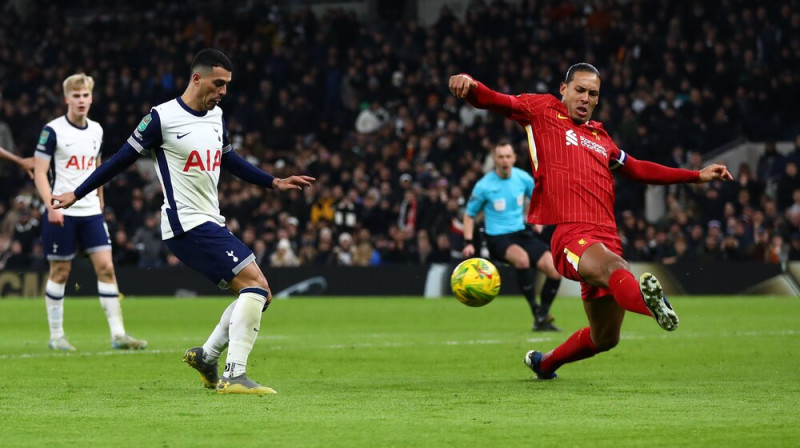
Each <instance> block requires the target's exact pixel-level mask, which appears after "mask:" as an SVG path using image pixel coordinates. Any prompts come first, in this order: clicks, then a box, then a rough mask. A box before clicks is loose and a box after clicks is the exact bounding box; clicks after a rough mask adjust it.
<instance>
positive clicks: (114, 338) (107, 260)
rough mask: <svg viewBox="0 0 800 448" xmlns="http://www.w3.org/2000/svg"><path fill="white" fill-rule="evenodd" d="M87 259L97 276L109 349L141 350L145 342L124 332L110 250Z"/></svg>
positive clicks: (93, 254) (99, 252) (92, 254)
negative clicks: (109, 342) (107, 329)
mask: <svg viewBox="0 0 800 448" xmlns="http://www.w3.org/2000/svg"><path fill="white" fill-rule="evenodd" d="M89 259H90V260H91V261H92V266H94V272H95V274H96V275H97V294H98V296H99V299H100V306H101V307H102V308H103V312H105V314H106V319H107V320H108V328H109V331H110V332H111V347H112V348H115V349H119V350H142V349H144V348H146V347H147V341H143V340H139V339H136V338H134V337H133V336H131V335H129V334H128V333H126V332H125V324H124V323H123V319H122V305H121V304H120V297H119V287H118V286H117V277H116V275H115V273H114V262H113V260H112V258H111V250H100V251H97V252H91V253H89Z"/></svg>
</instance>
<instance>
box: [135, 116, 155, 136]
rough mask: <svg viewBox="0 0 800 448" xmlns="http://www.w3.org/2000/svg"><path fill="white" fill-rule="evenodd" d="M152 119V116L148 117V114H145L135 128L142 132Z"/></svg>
mask: <svg viewBox="0 0 800 448" xmlns="http://www.w3.org/2000/svg"><path fill="white" fill-rule="evenodd" d="M152 119H153V118H152V117H150V114H147V115H145V116H144V118H142V121H141V122H140V123H139V126H136V130H137V131H139V132H144V130H145V129H147V125H148V124H150V120H152Z"/></svg>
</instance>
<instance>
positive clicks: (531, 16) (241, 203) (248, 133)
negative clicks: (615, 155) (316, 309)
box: [0, 0, 800, 269]
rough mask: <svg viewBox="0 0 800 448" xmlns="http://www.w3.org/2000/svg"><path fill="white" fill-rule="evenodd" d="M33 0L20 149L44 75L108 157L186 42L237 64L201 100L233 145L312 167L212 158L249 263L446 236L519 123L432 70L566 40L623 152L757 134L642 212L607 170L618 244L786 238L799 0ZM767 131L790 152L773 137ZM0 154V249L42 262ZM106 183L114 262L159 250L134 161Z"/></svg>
mask: <svg viewBox="0 0 800 448" xmlns="http://www.w3.org/2000/svg"><path fill="white" fill-rule="evenodd" d="M34 3H36V2H34ZM38 3H39V4H38V7H36V8H33V10H31V9H28V12H29V13H28V14H24V13H20V12H18V11H17V10H15V9H13V8H7V10H6V11H4V13H3V14H1V15H0V37H1V38H0V80H2V82H0V94H1V95H2V96H1V97H0V146H3V147H6V148H8V149H14V150H15V152H17V153H18V154H22V155H25V156H30V155H32V154H33V150H34V148H35V144H36V141H37V139H38V135H39V132H40V131H41V128H42V126H43V125H44V124H46V123H47V122H48V121H49V120H51V119H52V118H54V117H56V116H58V115H61V114H63V113H64V112H65V107H64V105H63V99H62V92H61V87H60V85H61V82H62V80H63V79H64V78H65V77H66V76H68V75H69V74H72V73H74V72H78V71H84V72H86V73H87V74H90V75H92V76H93V77H94V78H95V80H96V82H97V85H96V87H95V91H94V105H93V106H92V110H91V113H90V117H91V118H93V119H95V120H97V121H99V122H100V124H101V125H102V126H103V127H104V129H105V146H104V153H105V155H106V157H109V156H110V155H112V154H113V153H114V152H115V151H116V150H117V149H118V148H119V147H120V146H121V144H122V143H123V142H124V141H125V139H126V138H127V136H128V135H129V133H130V132H131V131H132V130H133V129H134V127H135V126H136V123H138V121H139V120H140V119H141V117H142V116H144V115H145V114H146V113H147V112H148V110H149V108H150V107H151V106H153V105H156V104H159V103H160V102H163V101H165V100H168V99H171V98H174V97H176V96H179V95H180V94H181V93H182V91H183V88H184V87H185V85H186V82H187V80H188V69H187V67H188V66H189V64H190V62H191V58H192V55H193V54H194V53H195V52H196V51H197V50H199V49H201V48H204V47H208V46H212V47H216V48H219V49H221V50H223V51H224V52H226V53H227V54H228V56H229V57H230V58H231V60H232V61H233V62H234V65H235V67H236V69H235V71H234V73H233V82H232V84H231V86H230V88H229V94H228V97H227V98H226V99H225V100H224V101H223V103H222V105H221V107H222V108H223V110H224V111H225V114H226V119H227V123H228V126H229V132H230V138H231V141H232V142H233V144H234V147H235V149H236V150H237V151H238V152H239V153H240V154H242V155H243V156H245V157H247V158H248V159H249V160H250V161H251V162H253V163H255V164H258V165H259V166H261V167H262V168H263V169H265V170H266V171H268V172H271V173H273V174H275V175H277V176H282V175H288V174H290V173H297V172H305V173H308V174H310V175H313V176H316V177H317V178H318V182H317V183H316V186H315V187H314V188H310V189H307V190H305V191H303V192H292V193H289V194H284V195H278V194H274V193H273V192H269V191H264V190H262V189H260V188H258V187H254V186H250V185H248V184H245V183H243V182H241V181H239V180H238V179H236V178H233V177H231V176H230V175H226V174H223V178H222V181H221V185H220V196H219V197H220V205H221V210H222V213H223V215H225V216H226V217H227V218H228V225H229V227H230V229H231V230H232V231H233V232H234V233H235V234H236V235H237V236H239V237H240V238H241V239H242V240H243V241H244V242H245V243H246V244H248V245H249V246H250V247H252V248H253V250H254V251H255V253H256V256H257V260H258V262H259V263H260V264H261V265H262V266H265V267H268V266H297V265H309V264H312V265H331V264H335V265H362V266H367V265H376V264H397V263H429V262H438V261H448V260H451V259H453V258H458V257H459V256H460V249H461V245H462V241H461V237H460V233H459V231H458V228H459V225H460V216H461V213H463V207H464V204H465V201H466V199H467V198H468V195H469V193H470V191H471V189H472V186H473V185H474V183H475V182H476V181H477V179H479V178H480V176H481V175H482V174H483V173H484V172H486V171H487V170H489V169H491V161H490V157H488V154H489V149H490V147H491V145H492V142H495V141H497V140H499V139H501V138H503V139H508V140H510V141H512V142H515V146H516V149H517V151H518V153H519V155H520V166H521V167H522V168H524V169H526V170H529V169H530V168H529V162H528V158H527V156H526V154H527V151H526V148H527V146H526V145H527V144H526V143H525V141H526V140H525V136H524V133H523V132H522V130H521V128H519V127H518V126H517V125H516V124H514V123H512V122H510V121H507V120H504V119H502V118H500V117H495V116H491V115H487V114H486V113H484V112H483V111H476V110H474V109H472V108H470V107H469V106H466V105H465V104H464V103H463V102H460V101H457V100H456V99H455V98H453V97H452V96H450V95H449V92H448V90H447V79H448V77H449V75H451V74H455V73H460V72H467V73H470V74H472V75H473V76H474V77H475V78H476V79H479V80H481V81H483V82H484V83H486V84H487V85H489V86H490V87H492V88H494V89H496V90H500V91H503V92H507V93H522V92H541V93H545V92H550V93H553V94H556V95H557V91H558V86H559V82H560V81H561V78H562V76H563V74H564V73H565V72H566V69H567V68H568V66H569V65H571V64H572V63H575V62H578V61H588V62H591V63H593V64H595V65H596V66H597V67H598V68H599V69H600V71H601V73H602V76H603V84H602V90H601V101H600V106H599V107H598V110H597V112H596V115H595V117H594V118H595V119H597V120H599V121H602V122H603V123H604V124H605V127H606V128H607V129H608V130H609V132H610V133H611V134H612V135H613V136H614V138H615V139H616V141H617V143H618V144H619V146H620V147H621V148H623V149H625V150H626V151H627V152H628V153H630V154H632V155H634V156H636V157H637V158H642V159H648V160H653V161H658V162H661V163H664V164H667V165H671V166H682V167H689V168H694V167H699V166H700V165H701V164H702V156H703V154H704V153H706V152H708V151H710V150H712V149H714V148H717V147H719V146H720V145H723V144H725V143H727V142H729V141H731V140H734V139H737V138H740V137H743V138H746V139H749V140H753V141H767V144H766V145H765V150H764V154H763V156H762V157H761V159H760V161H759V163H758V166H753V167H750V166H746V165H743V166H739V167H730V169H731V171H732V173H733V174H734V176H736V177H737V181H736V182H733V183H729V184H727V185H715V184H712V185H709V186H704V187H694V186H688V187H672V188H670V189H669V190H668V194H667V195H666V196H665V201H667V210H668V213H667V214H666V215H665V216H664V217H663V219H662V220H660V221H658V222H647V221H645V220H644V218H643V217H642V216H641V213H640V211H641V210H643V207H644V206H643V201H644V187H643V186H640V185H637V184H632V183H630V182H627V181H624V180H622V179H619V180H618V185H617V187H618V188H617V190H618V198H617V211H618V213H619V228H620V233H621V235H622V237H623V242H624V243H625V251H626V258H627V259H628V260H631V261H645V260H646V261H659V262H664V263H671V262H676V261H681V260H708V261H717V260H745V259H747V260H763V261H765V262H782V261H786V260H788V259H793V260H800V174H798V166H800V123H798V121H799V119H798V117H799V116H800V114H798V113H797V105H796V102H797V99H798V98H800V75H799V74H800V57H798V55H800V1H798V0H788V1H784V2H768V1H761V2H759V1H744V0H714V1H707V0H695V1H693V2H671V1H668V0H654V1H629V2H620V3H618V2H614V1H602V0H598V1H561V0H559V1H551V0H545V1H522V2H521V3H520V4H519V5H515V4H507V3H503V2H500V1H492V2H488V1H473V2H471V3H470V6H469V8H468V11H467V13H466V19H465V20H459V19H458V18H457V17H456V16H455V15H454V14H453V13H452V12H451V11H449V10H448V9H446V8H445V9H443V10H442V11H441V15H440V17H439V18H438V20H437V21H436V23H435V24H434V25H432V26H430V27H423V26H420V25H419V24H418V23H417V22H416V21H414V20H396V18H395V19H393V20H388V19H387V20H369V21H368V20H364V19H360V18H359V17H357V16H356V15H355V14H354V13H352V12H348V11H345V10H336V9H332V10H328V11H327V12H325V13H324V14H320V15H316V14H314V13H312V11H311V9H309V8H307V7H305V8H299V9H297V10H293V11H291V12H290V11H289V10H286V9H281V8H278V7H275V6H271V5H270V4H268V3H265V2H248V3H247V5H248V7H246V8H243V7H232V6H229V5H228V4H227V3H226V2H217V1H211V2H197V3H193V5H192V6H191V7H187V6H183V5H181V6H179V5H178V3H173V2H154V3H149V4H146V5H142V4H136V5H135V6H124V5H115V6H114V7H113V8H112V7H109V8H103V7H94V6H92V7H88V6H87V5H89V4H90V2H76V3H72V4H71V6H70V7H67V6H64V5H63V4H62V3H61V2H38ZM67 4H70V2H67ZM235 4H236V3H235ZM76 5H77V6H76ZM82 6H85V7H82ZM775 140H793V141H795V147H796V150H795V153H794V154H792V155H791V156H789V157H784V156H781V155H780V154H778V153H776V152H775V148H774V144H772V143H771V142H772V141H775ZM0 170H2V171H1V172H0V211H1V212H2V213H0V214H1V215H2V221H0V266H2V267H3V268H4V269H24V268H33V269H36V268H42V269H43V268H45V262H44V260H43V256H42V248H41V245H40V244H39V227H40V223H39V221H40V220H41V210H42V207H41V204H40V203H39V200H38V196H37V194H36V192H35V189H34V187H33V183H32V181H30V180H29V179H27V178H26V177H25V176H24V174H23V173H21V172H20V171H19V170H18V169H17V167H15V166H11V165H10V164H2V165H0ZM105 197H106V200H105V204H106V209H105V215H106V218H107V221H108V225H109V231H110V235H111V238H112V241H113V245H114V259H115V261H116V263H118V264H119V265H137V264H138V265H139V266H142V267H150V266H152V267H155V266H162V265H170V264H175V263H177V262H178V261H177V260H176V259H175V258H174V257H172V256H170V255H168V253H167V252H166V251H165V249H164V246H163V244H161V242H160V231H159V220H160V213H159V207H160V206H161V201H162V199H161V192H160V188H159V185H158V180H157V178H156V176H155V172H154V171H153V170H152V163H151V162H150V161H148V160H143V161H140V162H139V163H137V164H136V165H134V166H133V167H131V168H130V169H129V170H128V171H126V172H125V173H124V174H123V175H120V176H118V177H117V178H116V179H115V180H113V181H112V182H111V183H109V184H108V185H107V186H106V188H105Z"/></svg>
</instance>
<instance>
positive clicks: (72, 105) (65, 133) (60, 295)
mask: <svg viewBox="0 0 800 448" xmlns="http://www.w3.org/2000/svg"><path fill="white" fill-rule="evenodd" d="M93 88H94V80H93V79H92V77H91V76H86V75H85V74H83V73H78V74H75V75H72V76H70V77H69V78H67V79H66V80H64V101H65V102H66V103H67V114H66V115H63V116H61V117H58V118H56V119H55V120H53V121H51V122H49V123H47V125H46V126H45V127H44V129H43V130H42V134H41V136H40V137H39V144H38V145H37V146H36V155H35V158H34V182H35V184H36V189H37V190H38V191H39V195H40V196H41V197H42V200H43V201H44V203H45V204H46V206H47V211H45V216H44V219H42V221H43V224H42V247H43V249H44V252H45V254H46V257H47V260H48V261H49V263H50V274H49V277H48V280H47V286H46V287H45V302H46V305H47V321H48V322H49V324H50V343H49V346H50V348H51V349H54V350H69V351H72V350H75V347H73V346H72V344H70V343H69V341H67V338H66V335H65V334H64V290H65V287H66V283H67V278H68V277H69V272H70V269H71V268H72V260H73V259H74V258H75V251H76V244H75V243H76V241H78V242H80V246H81V248H82V249H83V250H84V251H85V252H86V253H87V254H88V255H89V259H90V260H91V261H92V265H93V266H94V271H95V273H96V274H97V291H98V295H99V296H100V304H101V305H102V307H103V311H105V313H106V317H107V318H108V326H109V328H110V330H111V346H112V347H113V348H116V349H135V350H138V349H143V348H145V347H147V342H146V341H141V340H138V339H136V338H133V337H131V336H130V335H128V334H127V333H126V332H125V326H124V324H123V322H122V307H121V306H120V302H119V289H118V288H117V279H116V276H115V274H114V264H113V262H112V258H111V239H110V238H109V236H108V227H107V226H106V222H105V219H103V214H102V205H103V195H102V190H97V191H93V192H91V194H88V195H86V196H85V197H84V198H83V199H81V200H80V201H78V202H76V203H75V205H74V206H73V207H72V208H70V209H69V210H65V211H63V212H62V211H61V210H55V209H53V207H52V206H51V196H52V195H56V194H59V193H63V192H65V191H72V190H73V189H75V187H76V186H78V185H80V184H81V182H83V181H84V180H86V179H87V178H88V177H89V175H90V174H92V172H93V171H94V170H95V168H96V167H97V165H98V164H99V163H100V147H101V146H102V143H103V128H102V127H101V126H100V124H98V123H97V122H96V121H93V120H90V119H89V118H88V115H89V109H90V108H91V106H92V89H93ZM51 167H52V171H51V172H50V173H51V174H52V177H51V178H50V179H48V172H49V171H50V168H51ZM51 180H52V185H51ZM51 188H52V189H51Z"/></svg>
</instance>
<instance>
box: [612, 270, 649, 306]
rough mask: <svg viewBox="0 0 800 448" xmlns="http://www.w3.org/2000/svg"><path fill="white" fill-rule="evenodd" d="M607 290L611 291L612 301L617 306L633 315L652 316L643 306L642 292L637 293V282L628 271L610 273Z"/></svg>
mask: <svg viewBox="0 0 800 448" xmlns="http://www.w3.org/2000/svg"><path fill="white" fill-rule="evenodd" d="M608 290H609V291H611V295H613V296H614V300H615V301H616V302H617V303H618V304H619V306H621V307H623V308H625V309H626V310H628V311H633V312H634V313H639V314H644V315H645V316H652V314H650V310H648V309H647V305H645V304H644V299H643V298H642V292H641V291H639V282H637V281H636V277H634V276H633V274H631V272H630V271H626V270H625V269H617V270H616V271H614V272H612V273H611V278H610V279H609V280H608Z"/></svg>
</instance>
